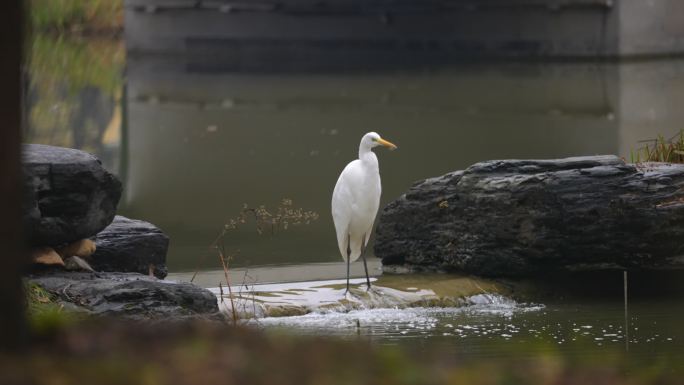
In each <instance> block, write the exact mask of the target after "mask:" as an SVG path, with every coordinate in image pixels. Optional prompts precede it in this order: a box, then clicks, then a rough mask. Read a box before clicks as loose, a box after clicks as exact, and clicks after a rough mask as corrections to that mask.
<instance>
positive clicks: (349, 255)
mask: <svg viewBox="0 0 684 385" xmlns="http://www.w3.org/2000/svg"><path fill="white" fill-rule="evenodd" d="M350 264H351V237H350V238H349V239H348V240H347V291H345V292H344V294H345V295H346V294H347V293H349V266H350Z"/></svg>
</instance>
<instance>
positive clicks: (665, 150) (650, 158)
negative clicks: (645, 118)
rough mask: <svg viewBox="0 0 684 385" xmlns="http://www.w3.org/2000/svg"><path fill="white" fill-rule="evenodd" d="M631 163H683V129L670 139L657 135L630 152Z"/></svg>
mask: <svg viewBox="0 0 684 385" xmlns="http://www.w3.org/2000/svg"><path fill="white" fill-rule="evenodd" d="M631 161H632V163H641V162H667V163H684V130H680V131H679V133H678V134H677V135H675V136H673V137H672V138H670V139H665V137H663V136H662V135H658V137H657V138H656V139H653V140H650V141H647V143H646V145H645V146H643V147H641V148H640V149H638V150H636V151H632V153H631Z"/></svg>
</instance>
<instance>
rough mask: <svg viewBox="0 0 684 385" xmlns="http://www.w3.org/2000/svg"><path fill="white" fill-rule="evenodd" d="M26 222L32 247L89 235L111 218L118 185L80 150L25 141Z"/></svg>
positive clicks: (113, 177)
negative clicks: (26, 142)
mask: <svg viewBox="0 0 684 385" xmlns="http://www.w3.org/2000/svg"><path fill="white" fill-rule="evenodd" d="M23 168H24V178H25V185H26V195H27V201H26V207H25V210H24V224H25V226H26V230H27V233H28V237H29V242H30V243H31V244H32V245H34V246H59V245H63V244H67V243H71V242H74V241H78V240H81V239H83V238H88V237H91V236H93V235H95V234H97V233H98V232H100V231H101V230H102V229H104V228H105V227H107V225H109V224H110V223H111V222H112V219H114V215H115V213H116V206H117V204H118V203H119V198H120V197H121V183H120V182H119V180H118V179H117V178H116V177H115V176H114V175H112V174H111V173H109V172H108V171H107V170H105V169H104V168H103V167H102V164H101V163H100V161H99V160H98V159H97V158H96V157H94V156H92V155H90V154H88V153H85V152H83V151H79V150H74V149H70V148H61V147H53V146H44V145H40V144H27V145H24V148H23Z"/></svg>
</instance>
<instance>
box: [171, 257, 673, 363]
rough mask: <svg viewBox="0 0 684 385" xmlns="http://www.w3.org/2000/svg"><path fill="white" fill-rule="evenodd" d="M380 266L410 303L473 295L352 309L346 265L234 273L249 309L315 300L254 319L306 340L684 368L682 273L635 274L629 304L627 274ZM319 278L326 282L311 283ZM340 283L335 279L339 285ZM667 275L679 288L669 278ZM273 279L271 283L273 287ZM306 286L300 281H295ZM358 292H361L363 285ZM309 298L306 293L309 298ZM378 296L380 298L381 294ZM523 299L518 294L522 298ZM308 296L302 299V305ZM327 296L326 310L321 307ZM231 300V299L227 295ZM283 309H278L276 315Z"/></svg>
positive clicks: (218, 277)
mask: <svg viewBox="0 0 684 385" xmlns="http://www.w3.org/2000/svg"><path fill="white" fill-rule="evenodd" d="M357 265H358V264H357ZM379 266H380V264H379V261H377V260H372V261H371V271H372V272H373V273H374V274H373V275H374V276H375V278H374V281H373V285H374V287H375V289H374V290H378V291H377V293H384V295H385V296H389V297H393V298H395V299H396V298H397V294H396V293H397V292H395V291H389V292H388V290H387V289H386V288H388V287H391V288H392V290H403V291H404V292H405V293H406V294H408V296H407V297H404V299H405V300H406V301H407V302H406V304H408V302H409V301H411V300H412V299H411V298H410V296H411V295H413V294H414V293H419V292H425V290H426V289H427V290H434V292H435V293H437V295H439V296H449V295H451V296H459V295H464V296H465V297H464V298H465V299H466V301H465V302H464V303H463V304H462V306H458V307H443V308H440V307H420V305H419V304H418V305H416V303H414V304H413V305H410V306H417V307H405V306H403V305H402V304H397V305H395V306H385V305H383V301H379V300H378V298H376V299H375V300H370V301H366V302H365V305H362V306H360V307H358V306H354V307H352V308H349V307H347V308H346V309H344V307H341V308H340V306H332V307H329V306H328V305H329V304H331V303H333V302H336V301H342V302H344V301H345V300H346V299H349V297H346V296H345V295H344V294H343V292H344V290H343V289H344V281H343V280H337V281H335V280H334V278H335V277H339V273H336V272H339V271H343V269H344V265H343V264H342V263H323V264H302V265H286V266H267V267H252V268H249V269H234V270H233V271H231V273H230V279H231V282H233V285H235V286H234V292H235V293H238V294H236V297H239V298H242V299H239V298H238V299H236V301H245V303H244V304H243V305H240V304H239V303H238V305H237V306H238V308H240V306H244V307H247V308H248V310H249V309H251V307H252V306H259V304H256V305H255V304H254V303H252V302H250V301H254V300H256V301H258V302H259V303H261V301H266V302H270V303H272V304H275V305H276V306H282V307H283V308H285V306H287V305H296V306H299V305H301V304H302V303H304V304H305V305H304V306H311V307H312V309H311V310H312V312H311V313H308V314H304V315H296V316H266V317H258V318H257V319H253V320H251V321H249V324H250V325H251V326H253V327H256V328H260V329H263V330H266V331H271V332H279V331H286V332H289V333H296V334H300V335H306V336H326V337H330V336H334V337H338V338H343V339H348V340H360V341H371V342H373V343H376V344H382V345H405V346H408V347H410V348H411V349H422V348H428V347H429V348H431V349H434V348H438V349H442V350H443V351H445V352H446V353H449V354H455V355H458V356H462V357H469V358H478V357H481V358H488V359H498V358H507V357H511V356H515V357H516V358H527V357H529V358H532V357H536V356H538V355H540V354H541V355H556V356H560V357H563V359H566V360H574V359H583V360H587V359H588V360H591V359H592V357H593V358H594V359H596V360H605V359H606V357H610V356H611V355H617V356H626V357H627V358H628V359H629V360H631V361H633V365H634V367H635V368H644V367H647V366H650V365H662V369H667V370H672V371H681V370H684V328H682V326H681V320H682V319H683V318H684V303H683V302H682V301H681V298H682V296H683V295H682V293H683V291H684V287H682V285H681V284H679V283H673V282H676V281H679V282H682V279H681V278H682V275H681V274H670V273H668V274H664V275H659V274H654V275H651V274H646V275H639V274H631V275H630V276H631V279H630V281H632V282H631V286H630V288H629V291H630V298H629V300H628V305H627V308H625V302H624V293H623V292H622V285H621V280H620V278H621V276H622V274H621V273H620V272H614V273H607V274H601V275H593V274H590V275H578V276H575V277H571V278H570V279H571V280H574V281H576V282H574V283H571V284H568V282H561V281H559V280H554V279H552V280H550V281H549V282H545V283H539V282H534V283H530V282H522V283H520V282H518V283H512V284H511V285H512V286H510V287H509V286H508V284H510V283H505V282H504V283H503V284H499V283H496V284H495V285H492V284H491V282H488V281H486V280H480V279H476V278H469V277H459V276H449V275H439V274H438V275H409V276H392V275H380V273H379V270H378V268H379ZM355 267H356V269H354V270H353V271H352V277H353V278H355V279H353V280H352V287H353V288H355V289H353V290H352V292H353V293H354V294H353V295H354V297H352V298H351V300H352V301H355V300H357V299H361V302H362V303H364V301H365V300H364V299H363V298H364V296H365V294H364V292H365V279H364V278H361V277H363V271H362V269H361V268H360V266H355ZM190 278H191V275H190V274H186V273H175V274H172V275H171V276H170V279H174V280H186V281H187V280H189V279H190ZM307 280H316V281H307ZM331 280H332V281H331ZM658 281H667V282H670V283H669V284H663V283H662V282H661V283H659V282H658ZM195 282H196V283H199V284H201V285H204V286H206V287H210V288H212V289H213V290H214V291H215V292H216V293H217V294H219V293H220V291H219V289H218V288H216V287H215V286H216V285H218V283H219V282H220V283H221V284H222V285H223V289H222V290H223V292H224V294H225V293H226V289H225V278H224V273H223V271H213V272H212V271H208V272H201V273H199V274H198V275H197V276H196V277H195ZM263 282H271V283H270V284H264V283H263ZM292 282H298V283H292ZM356 288H358V289H356ZM299 297H302V298H299ZM371 297H372V296H371ZM513 298H515V300H514V299H513ZM298 301H300V302H299V303H298ZM313 301H319V304H318V305H319V306H320V305H325V306H320V307H319V308H318V309H316V305H312V302H313ZM223 304H224V305H226V306H227V305H228V299H227V297H225V299H224V302H223ZM274 314H278V312H274Z"/></svg>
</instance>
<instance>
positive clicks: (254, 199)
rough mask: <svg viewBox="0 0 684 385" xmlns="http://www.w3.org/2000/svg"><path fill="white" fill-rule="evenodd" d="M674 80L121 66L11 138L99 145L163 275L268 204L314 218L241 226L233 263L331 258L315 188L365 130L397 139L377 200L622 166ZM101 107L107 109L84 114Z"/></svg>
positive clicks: (383, 158)
mask: <svg viewBox="0 0 684 385" xmlns="http://www.w3.org/2000/svg"><path fill="white" fill-rule="evenodd" d="M120 70H121V71H123V68H121V69H120ZM682 75H684V62H682V61H657V62H646V63H634V64H626V65H622V66H616V65H598V64H565V65H563V64H553V65H550V64H549V65H542V64H512V65H504V64H502V65H463V66H460V67H455V68H448V69H439V70H424V71H411V72H392V73H377V72H376V73H373V74H358V73H357V74H327V75H320V74H319V75H273V74H268V75H254V74H230V73H228V74H224V73H197V72H192V71H189V70H185V69H184V68H178V67H177V66H175V65H174V63H173V62H166V61H161V62H159V61H145V60H136V61H131V62H129V63H127V68H126V76H125V78H123V77H122V84H121V89H120V90H118V91H117V90H115V91H114V93H113V94H112V95H113V96H107V92H106V91H102V90H101V92H99V93H98V92H96V90H93V89H91V88H86V89H80V90H79V89H77V90H76V91H72V92H76V95H77V96H78V97H77V98H74V97H72V99H75V101H74V102H73V103H72V104H74V107H73V108H72V110H73V111H71V115H74V118H72V119H71V120H67V121H65V122H64V125H65V126H66V127H69V125H70V124H72V125H73V124H76V125H78V123H82V124H81V126H79V127H77V128H73V129H71V130H69V129H68V128H64V126H60V127H59V129H56V128H52V127H48V129H46V128H43V129H42V130H38V129H34V130H32V131H31V132H29V135H28V137H27V140H28V141H39V142H43V143H58V144H65V145H74V146H77V147H78V146H80V147H83V148H86V149H88V150H91V151H95V152H96V153H99V154H100V155H101V156H102V157H103V158H104V159H105V164H106V165H107V166H108V167H109V168H110V169H112V170H114V171H116V172H117V173H118V175H119V176H120V178H121V179H122V181H123V182H124V186H125V195H124V198H123V200H122V202H121V204H120V211H121V213H122V214H124V215H127V216H130V217H134V218H142V219H145V220H148V221H151V222H153V223H155V224H156V225H158V226H159V227H161V228H162V229H163V230H164V231H166V232H167V233H168V234H169V235H170V236H171V239H172V240H173V241H172V244H171V249H170V253H169V267H170V269H171V270H192V269H194V268H196V267H198V266H199V267H203V268H211V267H216V265H215V262H214V261H213V259H211V260H208V259H207V258H205V257H203V256H204V255H206V254H207V248H208V245H209V244H210V243H211V242H212V240H213V239H214V237H215V234H216V233H217V232H218V231H219V229H220V228H221V227H222V225H223V224H224V223H225V222H226V220H227V218H230V217H233V216H235V215H237V213H238V212H239V211H240V210H241V209H242V206H243V204H248V205H250V206H253V207H254V206H259V205H262V204H263V205H267V206H269V207H273V206H275V205H277V204H278V202H280V200H281V199H283V198H289V199H292V200H293V201H294V204H295V206H298V207H303V208H305V209H309V210H314V211H316V212H318V213H320V220H319V221H318V222H317V223H315V224H313V225H310V226H306V227H301V228H295V229H290V230H289V231H287V232H284V233H281V234H278V235H276V236H275V237H264V236H259V235H258V234H257V233H256V231H255V230H254V228H253V227H252V226H244V227H243V228H242V229H240V230H239V231H237V232H236V233H235V234H234V236H233V237H232V239H230V244H231V245H232V251H233V252H234V253H235V254H236V255H237V258H236V261H235V263H237V264H242V265H253V264H260V265H261V264H271V263H296V262H322V261H334V260H337V258H338V255H337V254H338V253H337V250H336V247H335V238H334V231H333V228H332V221H331V218H330V214H329V211H330V209H329V202H330V196H331V193H332V188H333V186H334V184H335V181H336V179H337V176H338V175H339V172H340V171H341V170H342V168H343V167H344V165H345V164H346V163H347V162H349V161H350V160H352V159H354V158H355V157H356V153H357V149H358V142H359V139H360V137H361V136H362V135H363V134H364V133H365V132H367V131H370V130H375V131H378V132H380V133H381V134H382V135H383V136H384V137H386V138H388V139H390V140H392V141H394V142H395V143H397V144H398V145H399V147H400V150H399V151H396V152H392V153H390V152H387V151H383V150H380V151H378V153H379V158H380V163H381V173H382V176H383V187H384V195H383V202H384V203H387V202H389V201H390V200H392V199H394V198H396V197H398V196H399V195H401V194H402V193H403V192H404V191H406V189H407V188H408V187H409V186H410V185H411V184H412V183H413V182H414V181H416V180H420V179H424V178H427V177H432V176H437V175H440V174H443V173H446V172H448V171H452V170H456V169H462V168H465V167H468V166H469V165H471V164H473V163H475V162H478V161H482V160H487V159H501V158H553V157H565V156H575V155H591V154H618V155H621V156H624V157H626V158H627V159H629V156H630V150H631V149H636V148H638V147H639V146H641V145H642V144H641V143H640V142H639V141H640V140H645V139H650V138H654V137H656V135H658V134H663V135H665V136H668V135H671V134H672V133H675V132H677V130H678V129H680V128H681V127H682V126H681V122H684V110H683V109H682V108H681V107H680V106H681V104H682V103H684V76H682ZM44 93H47V91H44ZM81 94H85V95H81ZM66 95H69V94H68V93H66ZM40 96H41V95H36V96H35V97H36V98H37V99H38V100H41V99H40ZM48 96H52V97H53V98H56V97H55V96H54V95H48ZM58 96H59V95H58ZM96 96H97V98H98V99H96V100H94V101H93V100H91V99H89V98H93V97H96ZM119 96H120V97H119ZM117 97H118V99H117ZM117 100H118V102H117ZM60 101H61V100H60V99H59V98H57V101H53V103H54V105H53V106H42V105H41V104H40V103H36V105H37V106H38V107H41V108H42V110H40V111H38V112H41V111H42V112H43V119H45V120H48V119H49V118H51V117H52V115H55V118H56V117H58V116H57V115H59V116H62V115H64V114H66V113H65V111H64V110H65V108H64V107H63V106H62V105H60V104H59V103H58V102H60ZM86 101H89V104H88V103H86ZM107 101H109V103H110V104H112V103H114V104H115V105H113V106H112V105H110V106H109V107H108V108H104V107H102V108H100V109H99V110H95V111H94V112H93V111H91V110H89V109H87V108H88V107H90V108H95V106H99V105H101V104H102V105H104V104H106V103H107ZM116 103H119V104H116ZM48 107H49V108H48ZM35 109H37V108H36V107H34V110H35ZM87 111H90V112H89V113H87ZM67 112H68V111H67ZM51 114H52V115H51ZM60 114H61V115H60ZM83 114H85V115H86V116H80V115H83ZM98 114H99V115H98ZM100 115H102V116H100ZM98 122H100V123H99V125H98ZM117 124H118V126H117ZM50 130H52V131H50ZM117 130H118V131H117ZM61 138H71V139H70V140H68V139H66V140H58V139H61Z"/></svg>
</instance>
